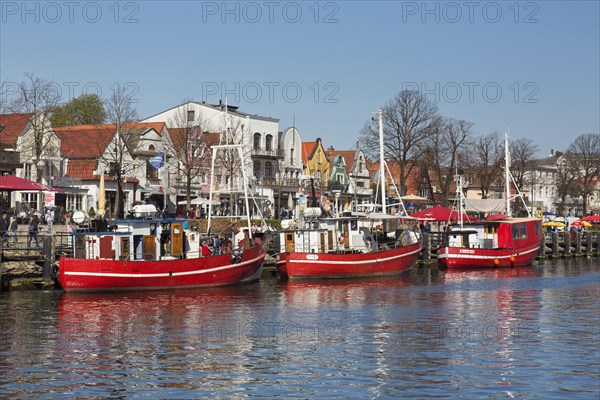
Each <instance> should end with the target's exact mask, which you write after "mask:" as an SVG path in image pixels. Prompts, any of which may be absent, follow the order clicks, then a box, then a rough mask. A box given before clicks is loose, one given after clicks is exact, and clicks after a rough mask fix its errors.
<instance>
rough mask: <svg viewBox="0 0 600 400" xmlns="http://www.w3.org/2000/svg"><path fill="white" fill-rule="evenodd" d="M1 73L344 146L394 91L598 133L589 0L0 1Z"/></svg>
mask: <svg viewBox="0 0 600 400" xmlns="http://www.w3.org/2000/svg"><path fill="white" fill-rule="evenodd" d="M0 3H1V4H0V24H1V25H0V80H1V81H3V82H5V84H6V83H8V85H10V84H11V82H19V81H21V80H22V79H23V73H24V72H31V73H34V74H35V75H36V76H41V77H45V78H48V79H53V80H55V81H56V82H57V83H59V85H61V88H62V89H63V95H64V97H65V98H68V97H70V96H78V95H79V94H81V93H82V92H84V91H86V92H96V93H100V94H102V96H103V97H106V96H108V94H109V93H110V90H111V87H113V85H114V84H115V83H119V84H122V85H124V84H127V85H128V86H127V87H128V88H129V90H131V92H132V93H135V98H136V99H138V104H137V108H138V112H139V114H140V116H141V117H147V116H150V115H153V114H156V113H158V112H160V111H162V110H165V109H167V108H170V107H172V106H174V105H176V104H179V103H181V102H182V101H183V100H185V99H194V100H198V101H201V100H206V101H209V102H215V103H217V102H218V101H219V99H221V98H223V99H224V98H225V96H226V95H227V97H228V101H229V103H230V104H236V105H239V106H240V109H241V110H243V111H246V112H249V113H253V114H254V113H256V114H259V115H264V116H271V117H276V118H280V119H281V124H280V128H281V129H283V128H285V127H287V126H291V125H292V121H293V118H294V116H295V122H296V126H297V127H298V129H299V130H300V132H301V134H302V138H303V140H307V141H311V140H314V139H315V138H317V137H321V138H322V139H323V140H324V143H325V145H326V146H330V145H333V146H334V147H335V148H337V149H349V148H352V147H353V146H354V145H355V143H356V141H357V139H358V134H359V131H360V129H361V128H362V126H363V124H364V123H365V121H367V120H368V119H370V118H371V116H372V113H373V112H375V110H376V109H377V107H378V106H380V105H383V104H385V103H386V102H387V101H388V100H389V99H391V98H392V97H393V96H394V95H395V94H397V93H398V92H399V91H401V90H402V89H403V88H419V89H421V90H422V91H424V92H425V93H426V94H427V96H428V98H430V100H432V101H435V102H436V103H437V104H438V106H439V109H440V113H441V114H442V115H445V116H448V117H454V118H459V119H466V120H469V121H471V122H473V123H474V124H475V127H474V130H475V132H478V133H482V134H485V133H489V132H492V131H495V130H497V131H499V132H504V131H506V130H507V129H509V130H510V134H511V137H512V138H520V137H529V138H532V139H534V140H535V141H536V143H537V144H538V145H539V147H540V155H547V154H548V153H549V151H550V149H563V150H564V149H566V147H567V146H568V145H569V143H570V142H571V141H572V140H573V139H574V138H575V137H577V136H578V135H579V134H581V133H588V132H593V133H599V132H600V127H599V126H600V116H599V113H600V111H599V110H600V72H599V71H600V43H599V41H600V39H599V38H600V29H599V21H600V8H599V4H600V2H598V1H523V2H515V1H508V2H502V1H496V2H493V1H484V2H469V1H458V2H452V1H451V2H436V1H428V2H422V1H417V2H412V1H398V2H393V1H369V2H367V1H321V2H316V1H297V2H293V1H256V2H236V1H228V2H223V1H172V2H166V1H123V2H118V3H117V2H115V1H107V2H103V1H97V2H93V1H92V2H88V1H83V2H79V1H74V2H71V3H69V2H62V1H57V2H35V1H30V2H21V1H2V2H0Z"/></svg>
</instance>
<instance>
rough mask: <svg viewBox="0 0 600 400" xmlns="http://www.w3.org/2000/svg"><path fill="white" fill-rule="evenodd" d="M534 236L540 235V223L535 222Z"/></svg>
mask: <svg viewBox="0 0 600 400" xmlns="http://www.w3.org/2000/svg"><path fill="white" fill-rule="evenodd" d="M535 234H536V236H539V235H541V234H542V223H541V222H540V221H535Z"/></svg>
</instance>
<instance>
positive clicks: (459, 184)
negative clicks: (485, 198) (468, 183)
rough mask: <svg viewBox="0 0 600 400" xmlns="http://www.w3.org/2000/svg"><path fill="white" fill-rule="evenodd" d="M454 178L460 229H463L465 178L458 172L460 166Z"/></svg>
mask: <svg viewBox="0 0 600 400" xmlns="http://www.w3.org/2000/svg"><path fill="white" fill-rule="evenodd" d="M454 180H455V181H456V198H457V199H458V222H459V224H460V229H461V230H462V229H463V222H464V221H463V196H464V194H463V182H464V178H463V176H462V175H460V174H459V173H458V168H457V169H456V175H454Z"/></svg>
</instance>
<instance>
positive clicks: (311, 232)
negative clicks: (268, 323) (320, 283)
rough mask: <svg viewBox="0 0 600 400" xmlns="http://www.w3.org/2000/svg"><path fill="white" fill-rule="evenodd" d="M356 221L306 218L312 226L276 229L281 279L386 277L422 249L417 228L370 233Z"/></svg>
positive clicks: (407, 264)
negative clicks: (278, 235) (311, 219)
mask: <svg viewBox="0 0 600 400" xmlns="http://www.w3.org/2000/svg"><path fill="white" fill-rule="evenodd" d="M362 222H364V221H363V220H362V218H359V217H353V216H350V217H340V218H323V219H319V220H317V221H314V222H312V224H314V225H316V226H314V225H313V227H312V228H308V229H294V230H286V231H283V232H281V233H280V255H279V261H278V263H277V269H278V271H279V274H280V275H281V276H282V277H286V278H351V277H367V276H388V275H397V274H399V273H402V272H404V271H406V270H408V269H409V268H411V267H412V266H413V265H415V263H416V262H417V259H418V258H419V256H420V255H421V250H422V242H421V237H420V232H414V231H412V230H401V229H398V230H395V231H393V232H394V233H392V236H390V235H388V234H386V233H385V231H384V232H381V234H380V235H377V234H376V235H372V234H371V231H370V230H369V229H367V228H365V227H360V226H359V223H362ZM388 222H389V221H386V222H385V223H384V225H385V226H387V223H388ZM338 227H341V229H339V228H338ZM396 236H397V237H396Z"/></svg>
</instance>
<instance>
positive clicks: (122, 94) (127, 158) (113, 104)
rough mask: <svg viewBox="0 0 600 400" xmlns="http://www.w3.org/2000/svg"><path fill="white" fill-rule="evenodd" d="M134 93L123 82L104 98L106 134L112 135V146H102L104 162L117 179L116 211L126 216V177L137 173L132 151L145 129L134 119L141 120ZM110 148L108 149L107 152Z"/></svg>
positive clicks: (119, 216) (104, 128)
mask: <svg viewBox="0 0 600 400" xmlns="http://www.w3.org/2000/svg"><path fill="white" fill-rule="evenodd" d="M134 104H135V101H134V99H133V97H132V94H130V93H128V91H127V90H126V89H125V87H122V86H120V85H118V86H117V88H115V89H114V90H113V91H112V94H111V96H110V97H109V98H108V99H106V100H105V101H104V108H105V110H106V119H107V121H108V122H109V124H108V125H103V129H102V130H103V132H102V134H105V135H110V144H109V148H108V149H101V150H102V151H101V154H103V156H102V157H103V159H104V162H105V163H106V164H107V165H108V166H109V174H110V175H111V176H112V177H114V178H115V180H116V183H117V193H116V196H115V204H114V210H115V213H116V216H117V218H123V217H124V214H125V213H124V198H123V197H124V191H123V181H124V178H125V177H126V176H127V175H128V174H130V173H132V172H134V170H135V168H136V165H135V164H134V163H133V161H132V159H131V151H132V150H133V147H134V144H135V143H137V141H138V140H139V135H140V133H141V132H140V131H141V129H140V128H139V127H137V126H136V125H135V124H134V123H133V122H136V121H137V119H138V115H137V110H136V108H135V106H134ZM103 150H106V151H103Z"/></svg>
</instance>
